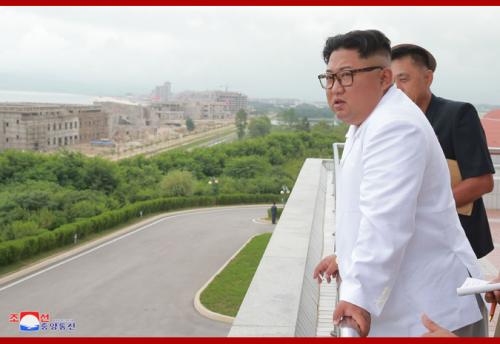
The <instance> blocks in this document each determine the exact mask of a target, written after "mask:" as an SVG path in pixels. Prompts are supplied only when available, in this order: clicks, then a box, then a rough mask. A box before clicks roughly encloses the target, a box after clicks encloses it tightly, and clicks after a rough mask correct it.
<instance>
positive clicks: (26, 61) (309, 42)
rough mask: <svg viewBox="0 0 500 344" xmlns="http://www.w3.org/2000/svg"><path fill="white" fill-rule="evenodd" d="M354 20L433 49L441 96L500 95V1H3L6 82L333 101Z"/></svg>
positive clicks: (95, 91)
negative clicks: (342, 45)
mask: <svg viewBox="0 0 500 344" xmlns="http://www.w3.org/2000/svg"><path fill="white" fill-rule="evenodd" d="M354 29H378V30H381V31H383V32H384V33H385V34H386V35H387V36H388V37H389V39H390V40H391V41H392V43H393V44H399V43H410V42H411V43H416V44H419V45H422V46H424V47H426V48H427V49H428V50H429V51H431V52H432V53H433V54H434V56H435V57H436V60H437V62H438V66H437V70H436V73H435V76H434V83H433V87H432V89H433V91H434V93H436V94H437V95H440V96H443V97H447V98H452V99H457V100H464V101H470V102H473V103H488V104H500V92H499V91H500V7H478V8H474V7H457V8H454V7H369V8H367V7H264V8H263V7H203V8H196V7H185V8H184V7H164V8H156V7H147V8H141V7H125V8H121V7H109V8H107V7H97V8H92V7H83V8H71V7H65V8H57V7H56V8H36V7H34V8H29V7H27V8H26V7H23V8H16V7H3V8H0V42H1V45H0V89H14V90H33V91H46V92H68V93H84V94H90V95H120V94H124V93H126V92H132V93H143V94H145V93H149V92H150V91H151V90H152V89H153V87H154V86H155V85H158V84H161V83H163V82H164V81H170V82H171V83H172V88H173V92H180V91H183V90H187V89H192V90H206V89H224V88H225V87H226V86H227V87H228V89H229V90H233V91H239V92H243V93H245V94H247V95H249V96H250V97H263V98H266V97H267V98H271V97H282V98H299V99H303V100H323V99H324V92H323V91H322V89H321V88H320V86H319V83H318V80H317V78H316V76H317V74H319V73H321V72H323V71H324V69H325V65H324V63H323V61H322V58H321V51H322V48H323V44H324V42H325V39H326V38H327V37H328V36H331V35H334V34H337V33H344V32H347V31H350V30H354Z"/></svg>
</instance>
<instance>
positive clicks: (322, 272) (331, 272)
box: [313, 254, 339, 283]
mask: <svg viewBox="0 0 500 344" xmlns="http://www.w3.org/2000/svg"><path fill="white" fill-rule="evenodd" d="M338 273H339V266H338V265H337V257H336V256H335V255H334V254H332V255H331V256H327V257H325V258H323V259H322V260H321V262H319V264H318V265H316V269H314V273H313V278H314V279H317V280H318V283H321V282H322V281H323V278H326V281H327V282H328V283H330V282H331V280H332V277H337V275H338Z"/></svg>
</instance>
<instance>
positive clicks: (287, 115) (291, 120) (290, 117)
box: [279, 109, 298, 127]
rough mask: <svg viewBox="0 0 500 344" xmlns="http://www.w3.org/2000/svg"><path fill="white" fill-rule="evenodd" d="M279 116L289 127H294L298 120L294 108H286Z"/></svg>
mask: <svg viewBox="0 0 500 344" xmlns="http://www.w3.org/2000/svg"><path fill="white" fill-rule="evenodd" d="M279 118H280V119H281V121H283V122H284V123H285V124H286V125H287V126H289V127H292V126H293V125H294V124H295V123H296V122H297V120H298V117H297V114H296V113H295V110H294V109H286V110H285V111H283V112H282V113H280V114H279Z"/></svg>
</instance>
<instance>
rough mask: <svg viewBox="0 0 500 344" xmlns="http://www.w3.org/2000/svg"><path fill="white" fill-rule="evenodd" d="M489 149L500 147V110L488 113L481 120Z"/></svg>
mask: <svg viewBox="0 0 500 344" xmlns="http://www.w3.org/2000/svg"><path fill="white" fill-rule="evenodd" d="M481 124H482V125H483V128H484V132H485V134H486V140H487V142H488V147H500V109H495V110H492V111H490V112H488V113H487V114H486V115H484V117H483V118H481Z"/></svg>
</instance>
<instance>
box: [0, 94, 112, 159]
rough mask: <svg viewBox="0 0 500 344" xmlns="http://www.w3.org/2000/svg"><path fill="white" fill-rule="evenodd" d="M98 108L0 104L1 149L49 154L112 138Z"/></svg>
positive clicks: (106, 118)
mask: <svg viewBox="0 0 500 344" xmlns="http://www.w3.org/2000/svg"><path fill="white" fill-rule="evenodd" d="M108 123H109V121H108V116H107V114H106V113H104V112H103V111H102V109H101V108H100V107H99V106H83V105H60V104H35V103H3V104H0V124H1V129H0V149H8V148H12V149H30V150H37V151H48V150H53V149H57V148H60V147H64V146H72V145H75V144H79V143H82V142H90V140H93V139H99V138H104V137H107V136H108V135H109V124H108Z"/></svg>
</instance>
